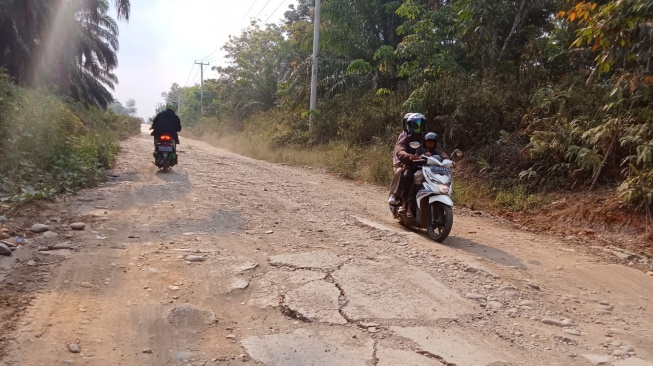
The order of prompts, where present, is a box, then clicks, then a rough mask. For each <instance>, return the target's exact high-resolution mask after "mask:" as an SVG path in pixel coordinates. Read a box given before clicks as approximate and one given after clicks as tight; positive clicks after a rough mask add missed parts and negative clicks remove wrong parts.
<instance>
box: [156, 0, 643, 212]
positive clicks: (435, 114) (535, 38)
mask: <svg viewBox="0 0 653 366" xmlns="http://www.w3.org/2000/svg"><path fill="white" fill-rule="evenodd" d="M323 4H324V9H325V11H324V14H323V24H322V28H321V37H322V43H321V52H320V65H319V71H318V75H319V78H320V80H319V82H318V86H319V90H318V95H319V100H318V110H316V111H307V110H306V109H307V107H306V106H307V105H308V90H309V89H308V86H309V82H308V81H309V79H310V72H311V71H310V40H311V35H312V28H313V24H312V13H313V8H312V1H308V0H300V1H299V3H298V6H297V7H296V8H295V7H294V6H293V7H291V9H290V10H289V11H288V12H287V13H286V20H285V21H284V22H283V23H282V24H277V25H265V26H263V25H260V24H258V23H253V24H252V25H251V27H249V28H247V29H245V30H244V31H243V34H242V35H241V36H240V37H236V38H234V39H232V40H231V41H230V42H229V43H228V44H227V45H226V46H225V51H227V54H228V60H230V61H231V64H230V65H229V66H228V67H226V68H223V69H219V70H218V71H219V72H220V77H219V78H218V79H216V80H211V81H209V83H208V93H209V94H210V95H211V97H210V98H208V99H206V95H207V94H206V93H205V106H204V119H201V118H200V117H199V113H197V114H195V115H193V116H190V115H188V118H189V119H190V120H185V123H187V124H191V125H192V124H198V125H200V126H201V128H202V129H203V130H204V131H217V133H219V134H221V135H225V134H229V133H240V134H242V135H243V136H246V138H247V139H250V140H251V139H257V141H265V142H266V143H267V144H268V145H266V146H270V147H271V148H272V149H281V150H283V149H293V150H294V149H297V150H301V149H302V148H303V149H320V148H323V147H324V146H339V145H338V144H342V145H343V146H348V147H349V149H350V150H356V149H358V148H360V149H362V150H363V151H365V150H366V149H368V150H370V151H372V150H375V149H387V154H388V157H387V158H388V160H389V156H390V150H391V146H392V144H393V142H394V139H395V138H396V135H397V134H398V133H399V132H400V129H401V127H400V125H401V124H400V119H401V116H402V115H403V114H404V113H406V112H409V111H410V112H421V113H424V114H425V115H426V116H427V118H428V120H429V121H430V129H432V130H435V131H436V132H437V133H438V134H439V136H440V141H441V142H442V143H443V144H444V146H445V148H447V149H453V148H462V149H464V150H466V151H467V156H468V159H467V162H468V163H469V164H471V165H473V168H474V171H475V172H476V174H477V175H478V176H480V177H481V178H482V179H483V178H484V179H486V180H487V181H488V182H489V184H491V185H493V186H494V187H495V188H498V192H502V193H499V194H498V195H497V197H496V199H497V204H498V205H500V206H502V207H505V208H508V209H515V210H521V209H526V210H527V209H530V208H533V207H535V206H537V205H539V204H541V201H539V200H538V199H537V196H534V195H533V193H538V192H543V191H551V190H561V189H563V190H564V189H570V190H591V189H594V188H595V187H597V186H599V185H602V186H608V187H612V188H615V193H616V194H617V193H618V194H620V195H621V197H623V199H624V200H625V202H628V203H631V204H633V205H634V207H636V208H639V209H649V208H650V207H651V206H652V205H653V123H652V121H651V107H653V105H652V104H651V103H652V99H651V90H650V89H651V86H652V85H653V73H652V72H651V60H652V58H653V51H652V50H653V31H652V29H653V28H651V24H653V5H652V3H651V2H650V1H648V0H601V1H596V2H591V1H578V0H575V1H573V0H569V1H567V0H550V1H546V0H544V1H543V0H497V1H495V0H492V1H489V0H488V1H477V0H469V1H468V0H456V1H445V0H429V1H424V0H401V1H386V0H360V1H357V2H356V3H355V4H354V3H351V2H343V1H341V0H324V2H323ZM243 55H246V57H247V59H244V58H243ZM243 60H245V61H243ZM247 60H256V62H255V63H254V62H252V61H247ZM266 60H269V61H266ZM280 60H282V61H280ZM254 64H255V65H257V66H256V67H255V68H251V67H250V66H252V65H254ZM261 80H265V82H261ZM193 88H194V87H192V88H186V89H187V90H193ZM192 94H193V93H187V92H184V93H183V96H184V98H183V101H182V106H183V105H184V104H186V105H190V106H197V107H199V104H198V103H197V102H196V101H195V100H197V99H198V98H197V99H195V100H193V98H192V97H193V96H194V95H192ZM194 94H195V95H197V93H194ZM264 94H265V95H266V98H265V100H264V99H263V98H261V96H262V95H264ZM170 95H173V92H172V90H171V92H170V93H168V95H167V96H168V97H170ZM175 95H178V94H175ZM187 97H191V98H190V99H189V100H187V99H186V98H187ZM262 102H264V103H262ZM245 106H249V107H251V106H261V107H260V108H246V107H245ZM197 107H193V108H196V109H199V108H197ZM182 117H183V116H182ZM329 151H332V153H331V156H330V158H329V160H333V159H343V160H347V161H349V160H350V159H356V158H359V157H358V156H350V155H347V154H340V153H338V152H337V150H329ZM386 164H387V165H386V168H385V169H386V171H389V169H390V167H389V166H390V164H389V162H388V163H386ZM338 166H339V167H344V168H345V170H346V169H359V170H360V167H358V166H348V165H347V164H346V163H344V162H342V164H338ZM380 176H385V174H380Z"/></svg>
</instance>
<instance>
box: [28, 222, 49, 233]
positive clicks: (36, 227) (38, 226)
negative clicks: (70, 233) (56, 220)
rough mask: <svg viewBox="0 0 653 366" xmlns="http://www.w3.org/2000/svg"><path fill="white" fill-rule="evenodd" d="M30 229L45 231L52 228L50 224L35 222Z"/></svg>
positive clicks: (39, 231)
mask: <svg viewBox="0 0 653 366" xmlns="http://www.w3.org/2000/svg"><path fill="white" fill-rule="evenodd" d="M30 230H32V232H35V233H44V232H46V231H48V230H50V227H49V226H48V225H44V224H34V225H32V227H31V228H30Z"/></svg>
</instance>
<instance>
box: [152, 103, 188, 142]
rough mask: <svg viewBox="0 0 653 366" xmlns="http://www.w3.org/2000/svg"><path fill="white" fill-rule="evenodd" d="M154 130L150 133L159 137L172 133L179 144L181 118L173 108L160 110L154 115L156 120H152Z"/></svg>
mask: <svg viewBox="0 0 653 366" xmlns="http://www.w3.org/2000/svg"><path fill="white" fill-rule="evenodd" d="M152 130H153V131H152V133H151V134H150V135H151V136H154V137H157V138H158V137H159V136H161V135H162V134H164V133H167V134H170V135H171V136H172V137H173V138H174V139H175V142H176V143H177V144H178V143H179V135H178V134H177V133H178V132H180V131H181V120H180V119H179V116H177V115H176V114H175V112H174V111H173V110H172V109H166V110H165V111H163V112H159V114H157V115H156V117H154V120H153V121H152Z"/></svg>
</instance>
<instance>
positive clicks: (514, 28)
mask: <svg viewBox="0 0 653 366" xmlns="http://www.w3.org/2000/svg"><path fill="white" fill-rule="evenodd" d="M525 6H526V0H522V2H521V4H520V5H519V10H517V14H516V15H515V21H514V22H513V23H512V28H511V29H510V33H508V35H507V36H506V39H505V40H504V41H503V47H502V48H501V52H500V53H499V57H497V62H501V59H502V58H503V54H504V52H506V48H508V44H509V43H510V40H511V39H512V35H513V34H515V32H516V31H517V27H518V26H519V24H520V23H521V22H522V18H523V17H524V15H525V14H527V13H528V12H527V11H524V7H525Z"/></svg>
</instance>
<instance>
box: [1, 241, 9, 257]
mask: <svg viewBox="0 0 653 366" xmlns="http://www.w3.org/2000/svg"><path fill="white" fill-rule="evenodd" d="M0 255H5V256H9V255H11V249H9V247H8V246H6V245H4V244H2V243H0Z"/></svg>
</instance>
